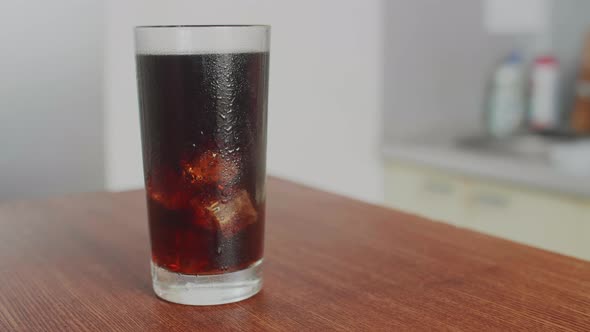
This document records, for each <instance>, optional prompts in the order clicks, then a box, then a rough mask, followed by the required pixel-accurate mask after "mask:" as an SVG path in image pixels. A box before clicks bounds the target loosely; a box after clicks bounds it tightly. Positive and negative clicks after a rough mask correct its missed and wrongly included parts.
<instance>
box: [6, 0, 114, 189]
mask: <svg viewBox="0 0 590 332" xmlns="http://www.w3.org/2000/svg"><path fill="white" fill-rule="evenodd" d="M102 19H103V7H102V4H101V3H100V2H98V1H92V0H54V1H41V0H37V1H33V0H25V1H17V0H4V1H1V2H0V22H1V23H2V28H1V29H0V41H1V45H2V46H1V48H2V50H1V51H0V200H2V199H17V198H24V197H34V196H43V195H48V194H61V193H65V192H72V191H89V190H100V189H102V188H103V186H104V181H103V180H104V172H103V138H102V135H103V127H102V114H103V112H102V101H103V98H102V94H101V88H102V82H101V78H102V72H103V70H102V58H101V55H102Z"/></svg>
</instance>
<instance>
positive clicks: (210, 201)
mask: <svg viewBox="0 0 590 332" xmlns="http://www.w3.org/2000/svg"><path fill="white" fill-rule="evenodd" d="M269 39H270V27H269V26H264V25H240V26H237V25H235V26H140V27H136V28H135V47H136V64H137V81H138V91H139V104H140V119H141V138H142V150H143V168H144V175H145V187H146V193H147V208H148V219H149V230H150V240H151V249H152V260H151V263H152V281H153V288H154V291H155V293H156V294H157V295H158V296H159V297H160V298H162V299H165V300H167V301H171V302H176V303H182V304H191V305H211V304H222V303H229V302H236V301H240V300H243V299H246V298H248V297H250V296H253V295H254V294H256V293H257V292H258V291H259V290H260V288H261V287H262V275H261V264H262V255H263V245H264V243H263V242H264V219H265V177H266V122H267V120H266V119H267V115H266V114H267V99H268V98H267V97H268V61H269Z"/></svg>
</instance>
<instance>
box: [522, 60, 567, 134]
mask: <svg viewBox="0 0 590 332" xmlns="http://www.w3.org/2000/svg"><path fill="white" fill-rule="evenodd" d="M558 96H559V62H558V60H557V58H555V57H554V56H551V55H545V56H540V57H537V58H536V59H535V62H534V65H533V70H532V86H531V105H530V112H529V125H530V127H531V129H532V130H533V131H537V132H550V131H554V130H557V129H558V128H559V125H560V121H561V112H560V109H559V102H558V99H559V98H558Z"/></svg>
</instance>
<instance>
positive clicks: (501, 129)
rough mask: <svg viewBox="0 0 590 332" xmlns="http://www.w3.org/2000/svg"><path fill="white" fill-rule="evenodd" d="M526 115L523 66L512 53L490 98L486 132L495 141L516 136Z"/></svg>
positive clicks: (501, 66)
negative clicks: (494, 138)
mask: <svg viewBox="0 0 590 332" xmlns="http://www.w3.org/2000/svg"><path fill="white" fill-rule="evenodd" d="M525 113H526V106H525V79H524V63H523V60H522V57H521V56H520V54H518V53H517V52H514V53H512V54H511V55H510V56H509V57H508V58H506V60H504V62H502V64H501V65H500V66H499V67H498V69H497V70H496V73H495V75H494V80H493V87H492V92H491V96H490V102H489V108H488V117H487V120H488V121H487V129H488V131H489V133H490V134H491V135H492V136H494V137H496V138H504V137H508V136H511V135H513V134H514V133H515V132H517V131H518V129H519V128H520V127H521V125H522V123H523V120H524V117H525Z"/></svg>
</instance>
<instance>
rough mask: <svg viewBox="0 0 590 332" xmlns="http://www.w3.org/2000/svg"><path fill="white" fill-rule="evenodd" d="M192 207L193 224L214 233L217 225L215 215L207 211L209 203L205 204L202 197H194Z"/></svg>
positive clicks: (191, 202)
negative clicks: (214, 219)
mask: <svg viewBox="0 0 590 332" xmlns="http://www.w3.org/2000/svg"><path fill="white" fill-rule="evenodd" d="M190 205H191V208H192V210H193V224H195V225H197V226H200V227H203V228H205V229H208V230H210V231H214V230H215V229H216V225H215V223H214V222H213V215H212V214H211V213H210V212H209V210H208V209H207V206H208V203H204V202H203V200H202V199H201V197H193V198H192V199H191V201H190Z"/></svg>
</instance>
